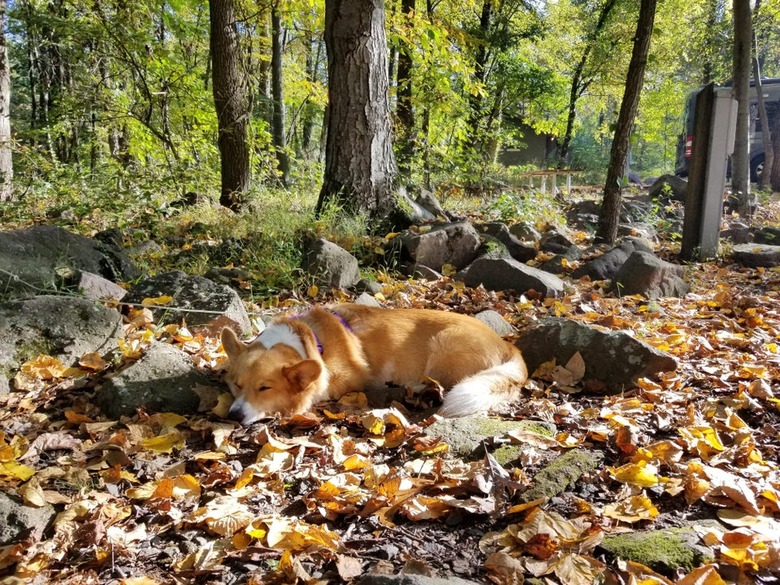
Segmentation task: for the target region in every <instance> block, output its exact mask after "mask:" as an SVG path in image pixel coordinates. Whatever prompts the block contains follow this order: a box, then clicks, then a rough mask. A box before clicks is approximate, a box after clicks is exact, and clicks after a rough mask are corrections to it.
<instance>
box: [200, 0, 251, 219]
mask: <svg viewBox="0 0 780 585" xmlns="http://www.w3.org/2000/svg"><path fill="white" fill-rule="evenodd" d="M209 9H210V24H211V39H210V40H211V56H212V59H213V61H214V66H213V67H212V76H213V78H212V83H213V93H214V106H215V107H216V110H217V124H218V127H219V134H218V138H217V142H218V146H219V154H220V163H221V164H220V170H221V173H222V189H221V193H220V197H219V202H220V204H222V205H223V206H225V207H228V208H230V209H232V210H234V211H237V210H238V209H239V208H240V207H241V203H242V196H243V194H244V193H246V191H247V190H248V189H249V185H250V182H251V178H252V174H251V169H250V167H249V145H248V143H247V124H248V122H249V107H250V104H249V99H248V98H247V91H246V81H245V76H244V75H242V67H241V46H240V43H239V38H238V30H237V27H236V17H235V6H234V3H233V0H209Z"/></svg>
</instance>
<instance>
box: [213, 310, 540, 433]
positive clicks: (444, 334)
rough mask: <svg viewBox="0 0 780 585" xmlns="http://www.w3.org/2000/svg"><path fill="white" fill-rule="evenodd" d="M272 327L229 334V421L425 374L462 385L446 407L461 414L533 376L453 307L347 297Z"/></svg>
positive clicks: (501, 397) (516, 355)
mask: <svg viewBox="0 0 780 585" xmlns="http://www.w3.org/2000/svg"><path fill="white" fill-rule="evenodd" d="M345 323H346V324H347V325H348V326H345ZM269 330H272V331H267V332H266V333H263V334H261V335H260V336H259V337H258V338H257V339H255V340H254V341H252V342H251V343H249V344H244V343H242V342H240V341H239V340H238V339H237V338H236V336H235V333H233V331H232V330H230V329H225V330H224V331H223V333H222V345H223V347H224V349H225V352H226V353H227V355H228V357H229V358H230V363H229V366H228V369H227V373H226V376H225V379H226V381H227V383H228V385H229V386H230V388H231V391H232V392H233V394H234V396H235V397H236V403H234V408H232V409H231V418H236V419H237V420H240V421H241V422H243V423H249V422H252V421H253V420H257V419H258V418H260V416H261V413H269V414H270V413H273V412H284V413H298V412H305V411H307V410H309V409H310V408H311V406H312V404H314V403H316V402H319V401H322V400H328V399H338V398H340V397H341V396H343V395H344V394H346V393H348V392H352V391H355V390H362V389H365V388H366V387H367V386H369V385H370V386H383V385H384V384H385V383H386V382H391V383H395V384H415V383H418V382H421V381H422V380H424V379H425V378H426V377H429V378H433V379H434V380H437V381H438V382H440V383H441V384H442V385H443V386H445V387H453V386H454V387H455V388H454V389H453V392H452V394H453V396H452V400H451V401H449V398H450V397H449V396H448V397H447V398H445V403H444V407H443V408H442V411H443V412H444V413H445V414H446V415H448V416H462V415H465V414H470V413H471V411H479V410H485V409H487V408H489V407H492V406H495V405H497V404H499V403H501V402H504V401H506V400H511V399H513V398H516V397H517V396H518V394H519V389H520V387H521V386H522V385H523V383H525V381H526V379H527V372H526V369H525V364H524V363H523V360H522V357H521V355H520V351H519V350H518V349H517V348H516V347H515V346H513V345H511V344H510V343H507V342H506V341H504V340H503V339H502V338H501V337H500V336H499V335H498V334H496V333H495V332H494V331H493V330H492V329H490V328H489V327H488V326H487V325H485V324H484V323H482V322H480V321H478V320H477V319H474V318H472V317H467V316H464V315H459V314H456V313H449V312H444V311H431V310H423V309H381V308H375V307H366V306H362V305H353V304H341V305H335V306H333V307H331V308H330V309H329V310H325V309H323V308H314V309H312V310H311V311H309V312H308V313H305V314H303V315H300V316H297V317H281V318H278V319H277V320H276V321H274V323H273V324H272V325H271V326H270V327H269ZM264 338H265V340H266V341H265V343H268V344H269V345H271V347H266V345H265V344H264ZM297 339H300V343H298V341H297ZM268 340H271V342H269V341H268ZM318 342H319V343H320V344H321V346H322V353H321V354H320V350H319V348H318V347H317V344H318ZM301 344H302V345H301ZM293 346H297V347H298V350H296V349H295V348H294V347H293ZM300 350H303V351H304V352H305V354H306V355H305V356H302V355H300V353H299V351H300ZM448 401H449V403H448Z"/></svg>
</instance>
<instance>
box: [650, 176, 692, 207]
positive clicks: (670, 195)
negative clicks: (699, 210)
mask: <svg viewBox="0 0 780 585" xmlns="http://www.w3.org/2000/svg"><path fill="white" fill-rule="evenodd" d="M687 192H688V181H686V180H685V179H681V178H680V177H677V176H675V175H662V176H660V177H658V178H657V179H656V180H655V182H654V183H653V184H652V185H651V186H650V191H649V193H648V195H649V196H650V198H651V199H655V198H658V199H665V200H669V199H673V200H675V201H680V202H682V203H685V194H686V193H687Z"/></svg>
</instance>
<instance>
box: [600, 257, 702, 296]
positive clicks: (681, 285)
mask: <svg viewBox="0 0 780 585" xmlns="http://www.w3.org/2000/svg"><path fill="white" fill-rule="evenodd" d="M683 272H684V268H683V267H682V266H679V265H677V264H671V263H669V262H664V261H663V260H661V259H660V258H657V257H656V256H655V255H653V254H651V253H650V252H640V251H636V252H634V253H633V254H631V256H629V257H628V260H626V261H625V262H624V263H623V266H621V267H620V269H619V270H618V271H617V274H615V277H614V278H613V279H612V284H611V285H610V288H609V290H610V291H611V292H614V293H616V294H619V295H643V296H645V297H647V298H648V299H657V298H661V297H683V296H685V295H686V294H688V291H689V290H690V286H688V283H686V282H685V281H684V280H683V279H682V276H683Z"/></svg>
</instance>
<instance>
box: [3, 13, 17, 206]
mask: <svg viewBox="0 0 780 585" xmlns="http://www.w3.org/2000/svg"><path fill="white" fill-rule="evenodd" d="M5 16H6V0H0V202H3V201H10V200H11V199H12V198H13V178H14V168H13V159H12V156H11V152H12V149H11V114H10V108H11V66H10V64H9V62H8V45H7V44H6V39H5Z"/></svg>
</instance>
